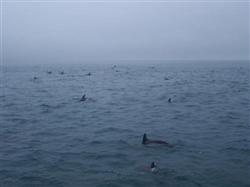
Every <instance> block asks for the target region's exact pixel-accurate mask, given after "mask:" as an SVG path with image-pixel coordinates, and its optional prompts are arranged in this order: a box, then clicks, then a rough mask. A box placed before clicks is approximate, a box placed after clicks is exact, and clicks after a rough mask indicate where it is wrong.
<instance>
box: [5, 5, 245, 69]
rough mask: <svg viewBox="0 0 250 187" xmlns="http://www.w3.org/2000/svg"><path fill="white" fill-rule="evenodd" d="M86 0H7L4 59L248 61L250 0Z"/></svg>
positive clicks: (41, 61)
mask: <svg viewBox="0 0 250 187" xmlns="http://www.w3.org/2000/svg"><path fill="white" fill-rule="evenodd" d="M38 2H39V3H38ZM87 2H88V1H86V2H85V3H84V1H83V2H79V1H75V2H72V3H70V2H63V1H62V2H56V1H54V2H51V3H49V2H48V1H44V2H42V1H37V2H36V1H34V2H29V1H24V2H17V1H13V2H11V1H10V2H7V1H3V2H2V5H3V7H2V10H3V12H2V21H3V22H2V26H3V27H2V29H3V64H71V63H73V64H78V63H79V64H85V63H88V62H91V63H109V61H112V62H110V63H113V61H117V63H118V64H119V63H122V62H124V61H136V62H138V63H147V62H148V61H157V62H159V61H165V62H171V61H228V60H229V61H232V60H240V61H249V3H248V2H247V1H240V2H238V3H236V2H233V1H228V2H226V1H225V2H224V3H223V2H218V3H215V2H214V3H210V4H209V3H206V2H205V1H196V2H190V3H188V1H186V3H184V2H185V1H183V3H181V2H178V1H177V2H176V3H173V2H169V3H164V2H162V1H157V2H155V3H153V2H152V3H149V4H145V3H142V2H143V1H138V2H137V3H132V2H130V1H124V3H121V4H119V3H118V4H117V3H114V2H112V1H107V3H106V4H105V3H101V2H102V1H96V3H95V4H91V3H87ZM104 2H105V1H104ZM118 2H119V1H118ZM145 2H147V1H145Z"/></svg>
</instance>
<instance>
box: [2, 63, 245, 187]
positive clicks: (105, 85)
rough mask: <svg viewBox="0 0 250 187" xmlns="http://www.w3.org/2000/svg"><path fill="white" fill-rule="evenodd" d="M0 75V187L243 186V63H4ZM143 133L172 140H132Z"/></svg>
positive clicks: (137, 138) (138, 137)
mask: <svg viewBox="0 0 250 187" xmlns="http://www.w3.org/2000/svg"><path fill="white" fill-rule="evenodd" d="M48 70H49V71H52V74H47V73H46V71H48ZM60 71H64V72H65V74H63V75H61V74H59V72H60ZM88 72H91V73H92V75H91V76H87V75H86V74H87V73H88ZM34 76H36V77H37V79H36V80H34V79H33V77H34ZM165 77H166V78H167V79H168V80H165V79H164V78H165ZM0 78H1V93H0V94H1V95H0V105H1V108H0V109H1V110H0V123H1V130H0V186H4V187H5V186H7V187H8V186H24V187H26V186H107V187H108V186H138V187H139V186H171V187H175V186H205V187H206V186H212V187H222V186H226V187H241V186H249V185H250V124H249V112H250V106H249V93H250V90H249V65H248V64H237V62H235V63H234V65H232V64H228V65H225V64H224V65H223V64H217V65H216V64H213V65H206V66H204V65H201V64H200V65H199V64H192V65H187V64H186V65H185V64H175V65H160V64H159V65H154V67H151V66H150V65H136V66H135V65H122V66H119V65H118V66H117V67H116V68H114V69H112V68H111V65H110V66H109V65H105V66H94V65H92V66H83V65H82V66H80V65H79V66H60V67H59V66H54V67H53V66H37V67H31V66H30V67H29V66H25V67H21V66H16V67H15V66H12V67H10V66H6V67H4V69H2V72H1V77H0ZM83 93H85V94H86V96H87V98H88V99H87V100H86V101H85V102H79V100H80V98H81V96H82V94H83ZM169 98H172V103H169V102H168V99H169ZM145 132H146V133H147V134H148V136H149V138H150V137H151V138H155V139H162V140H166V141H168V142H169V143H171V144H174V145H175V146H174V148H168V147H165V146H159V145H158V146H143V145H141V138H142V135H143V133H145ZM152 161H155V162H156V164H157V165H158V167H159V172H158V173H156V174H153V173H151V172H149V169H148V168H149V166H150V163H151V162H152Z"/></svg>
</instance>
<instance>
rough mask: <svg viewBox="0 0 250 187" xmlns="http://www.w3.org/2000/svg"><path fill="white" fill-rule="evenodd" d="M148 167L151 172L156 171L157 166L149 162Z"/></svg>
mask: <svg viewBox="0 0 250 187" xmlns="http://www.w3.org/2000/svg"><path fill="white" fill-rule="evenodd" d="M150 169H151V172H152V173H156V172H157V166H156V164H155V162H152V163H151V165H150Z"/></svg>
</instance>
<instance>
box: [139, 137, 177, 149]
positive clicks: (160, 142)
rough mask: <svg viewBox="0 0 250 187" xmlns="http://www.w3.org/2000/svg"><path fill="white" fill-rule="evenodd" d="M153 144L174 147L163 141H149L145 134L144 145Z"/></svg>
mask: <svg viewBox="0 0 250 187" xmlns="http://www.w3.org/2000/svg"><path fill="white" fill-rule="evenodd" d="M152 143H154V144H162V145H167V146H170V147H172V145H170V144H169V143H167V142H165V141H162V140H149V139H148V138H147V135H146V134H143V138H142V144H143V145H147V144H152Z"/></svg>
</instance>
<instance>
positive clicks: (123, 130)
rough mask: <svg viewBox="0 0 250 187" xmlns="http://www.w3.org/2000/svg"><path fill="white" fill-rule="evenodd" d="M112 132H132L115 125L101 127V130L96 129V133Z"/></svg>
mask: <svg viewBox="0 0 250 187" xmlns="http://www.w3.org/2000/svg"><path fill="white" fill-rule="evenodd" d="M112 132H117V133H129V132H133V131H132V130H129V129H121V128H115V127H108V128H103V129H101V130H98V131H96V132H95V133H96V134H102V133H112Z"/></svg>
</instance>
